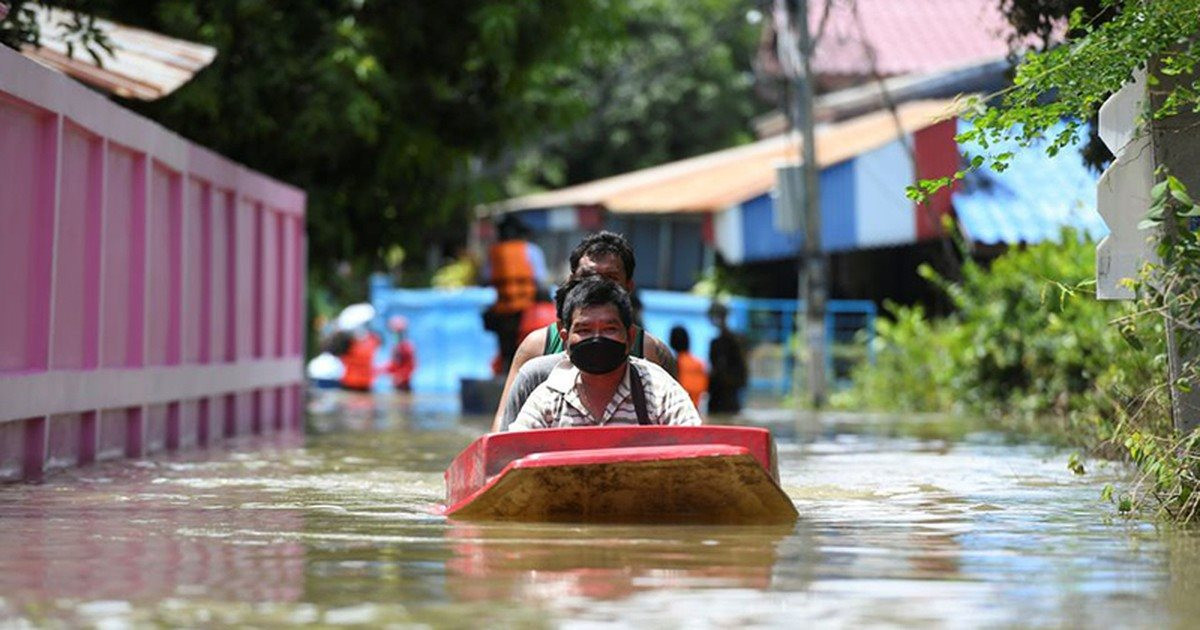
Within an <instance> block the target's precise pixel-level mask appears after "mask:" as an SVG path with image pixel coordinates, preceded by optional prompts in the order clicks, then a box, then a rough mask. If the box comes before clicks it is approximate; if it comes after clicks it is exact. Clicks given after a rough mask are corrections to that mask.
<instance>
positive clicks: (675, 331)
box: [668, 326, 692, 352]
mask: <svg viewBox="0 0 1200 630" xmlns="http://www.w3.org/2000/svg"><path fill="white" fill-rule="evenodd" d="M669 339H670V340H669V341H668V343H669V344H670V346H671V349H672V350H674V351H675V352H687V351H688V349H689V348H691V347H692V340H691V338H690V337H688V331H687V329H686V328H684V327H683V326H674V327H672V328H671V335H670V337H669Z"/></svg>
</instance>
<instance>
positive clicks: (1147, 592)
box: [0, 399, 1200, 629]
mask: <svg viewBox="0 0 1200 630" xmlns="http://www.w3.org/2000/svg"><path fill="white" fill-rule="evenodd" d="M424 406H425V405H423V407H424ZM437 406H438V405H437V401H434V407H435V408H436V407H437ZM443 406H444V405H443ZM434 411H436V409H434ZM771 415H773V416H775V417H774V418H773V419H764V420H762V421H763V422H769V426H771V427H772V429H773V430H774V431H775V433H776V436H777V439H778V441H779V455H780V461H781V470H782V477H783V484H784V487H785V489H786V490H787V492H788V494H790V495H791V496H792V497H793V499H794V500H795V502H796V504H797V507H798V508H799V510H800V513H801V515H802V517H801V521H800V522H799V523H798V524H797V525H796V526H795V527H784V528H775V527H700V526H695V527H677V526H644V527H627V526H620V527H617V526H605V527H589V526H550V525H528V526H525V525H511V524H506V525H468V524H459V523H450V522H447V521H446V520H444V519H442V518H440V517H438V516H435V515H433V514H432V513H431V511H432V509H433V508H434V506H435V505H436V504H437V502H438V501H439V500H440V498H441V496H442V478H441V472H442V469H443V468H444V467H445V465H446V464H447V463H448V462H449V460H450V458H451V457H452V456H453V455H454V454H455V453H456V452H457V451H458V450H459V449H460V448H462V447H463V446H465V445H466V444H467V443H468V442H470V440H471V439H472V438H473V437H475V436H476V435H478V434H479V433H480V432H481V431H482V430H483V426H484V422H483V421H482V420H468V421H464V420H460V419H458V418H455V417H453V416H446V415H439V414H437V413H430V412H429V411H428V410H427V409H423V408H422V409H418V410H416V411H411V410H408V411H406V410H404V409H401V410H392V411H389V412H387V413H374V412H372V411H371V409H370V407H369V402H366V400H365V399H349V400H348V406H347V407H346V408H344V409H342V410H340V411H335V412H334V413H333V414H332V415H327V416H323V417H321V418H318V421H317V426H318V428H317V430H316V431H314V432H312V433H310V435H309V436H308V437H307V439H306V440H304V443H303V444H286V443H278V442H277V443H275V444H268V448H267V449H266V450H255V451H251V450H242V451H237V452H232V453H224V454H222V455H220V456H219V458H218V459H215V460H211V461H202V460H196V459H191V460H189V459H187V458H180V459H176V460H172V461H169V462H164V463H149V462H137V463H128V462H125V463H119V462H118V463H110V464H104V465H100V466H95V467H91V468H87V469H84V470H79V471H71V472H65V473H60V474H57V475H55V476H52V477H51V478H50V479H49V480H48V481H47V482H46V483H44V484H41V485H10V486H0V552H2V553H0V627H5V626H10V625H11V626H14V627H21V626H25V625H30V624H32V625H36V626H56V625H61V626H71V627H77V626H102V627H105V628H109V627H128V626H153V625H185V626H223V625H257V626H263V625H275V624H288V623H318V624H322V625H330V626H337V625H360V624H361V625H369V626H387V625H397V626H409V625H416V624H420V625H428V626H433V627H464V628H476V629H480V628H492V627H500V626H512V627H558V626H585V627H594V626H615V627H655V628H694V627H743V626H773V627H797V626H800V625H802V624H812V623H820V624H821V625H822V626H831V627H838V626H844V627H860V626H864V625H884V626H922V627H924V626H931V625H932V626H962V627H981V626H983V627H1031V626H1033V627H1038V626H1041V627H1061V626H1068V627H1070V626H1105V627H1130V626H1137V627H1164V626H1178V627H1185V626H1192V625H1194V624H1195V623H1198V622H1197V620H1198V619H1200V616H1197V615H1200V537H1197V536H1195V535H1192V534H1189V533H1186V532H1182V533H1181V532H1178V531H1160V530H1158V529H1156V528H1155V527H1153V526H1151V525H1148V524H1146V523H1143V522H1137V521H1134V522H1126V521H1124V520H1121V519H1117V518H1113V517H1112V512H1113V510H1112V507H1111V506H1110V505H1108V504H1105V503H1102V502H1100V500H1099V493H1100V489H1101V488H1102V486H1103V485H1104V484H1105V483H1106V482H1109V481H1118V480H1119V479H1120V476H1121V475H1122V474H1123V471H1122V470H1121V469H1120V468H1119V467H1115V466H1103V465H1095V464H1092V465H1089V473H1088V474H1087V475H1086V476H1083V477H1077V476H1074V475H1072V474H1071V473H1069V472H1068V471H1067V469H1066V466H1065V460H1066V457H1065V455H1064V454H1063V453H1061V452H1056V451H1052V450H1049V449H1045V448H1041V447H1032V446H1014V445H1008V444H1004V443H1003V442H1002V441H1001V440H999V439H998V438H997V437H996V436H994V435H989V434H983V433H970V432H964V431H963V430H962V428H961V427H960V426H953V425H951V424H948V423H937V422H915V421H911V420H909V421H905V422H903V423H902V424H903V426H902V427H900V428H897V423H895V422H888V421H886V420H876V421H871V422H867V421H864V420H862V419H855V418H845V417H843V418H840V419H839V418H834V417H824V418H821V419H818V420H812V419H806V420H792V419H787V418H785V417H783V416H782V414H771Z"/></svg>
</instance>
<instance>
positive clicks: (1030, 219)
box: [954, 121, 1108, 245]
mask: <svg viewBox="0 0 1200 630" xmlns="http://www.w3.org/2000/svg"><path fill="white" fill-rule="evenodd" d="M969 125H970V123H966V122H963V121H959V131H964V130H966V129H967V128H968V127H969ZM1059 129H1061V127H1059ZM1052 133H1053V131H1052ZM1082 142H1083V140H1082V139H1081V140H1079V141H1077V142H1076V143H1075V144H1073V145H1071V146H1069V147H1067V148H1065V149H1063V150H1062V151H1060V152H1059V154H1058V156H1057V157H1050V156H1048V155H1046V151H1045V143H1044V142H1043V143H1040V144H1036V145H1034V146H1031V147H1020V146H1017V144H1016V143H1015V142H1005V143H998V144H992V145H991V146H990V148H989V151H988V152H983V151H981V150H979V148H978V146H977V145H972V144H965V145H962V146H960V147H959V148H960V150H961V151H963V152H964V153H971V154H972V155H987V154H988V153H991V154H997V153H1002V152H1006V151H1011V152H1012V153H1013V159H1012V161H1011V163H1010V164H1009V166H1008V168H1007V169H1006V170H1004V171H1003V172H996V171H994V170H991V169H990V168H987V167H984V168H981V169H980V170H978V171H976V172H974V173H972V174H970V175H968V176H967V178H966V180H965V181H964V182H963V185H962V187H961V188H960V189H959V190H957V191H956V192H955V193H954V209H955V211H956V212H957V213H958V220H959V222H960V223H961V224H962V227H963V229H964V230H965V231H966V233H967V235H968V236H969V237H970V238H971V239H972V240H974V241H976V242H979V243H984V244H988V245H992V244H997V243H1005V244H1017V243H1039V242H1042V241H1056V240H1058V239H1059V237H1060V236H1061V234H1062V228H1064V227H1072V228H1075V229H1076V230H1079V231H1080V232H1081V233H1084V234H1087V235H1088V236H1090V237H1091V238H1093V239H1099V238H1101V237H1103V236H1104V235H1106V234H1108V227H1107V226H1106V225H1105V224H1104V220H1103V219H1101V218H1100V214H1099V213H1098V212H1097V211H1096V184H1097V182H1098V181H1099V180H1100V174H1099V173H1096V172H1094V171H1092V170H1091V169H1090V168H1089V167H1088V166H1087V165H1085V164H1084V163H1083V160H1082V159H1081V158H1080V156H1079V151H1078V148H1079V145H1080V143H1082Z"/></svg>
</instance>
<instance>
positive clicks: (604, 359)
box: [509, 276, 700, 431]
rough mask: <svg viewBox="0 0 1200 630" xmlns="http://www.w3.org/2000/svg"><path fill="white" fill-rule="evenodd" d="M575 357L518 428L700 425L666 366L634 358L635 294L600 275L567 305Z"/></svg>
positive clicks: (540, 390)
mask: <svg viewBox="0 0 1200 630" xmlns="http://www.w3.org/2000/svg"><path fill="white" fill-rule="evenodd" d="M562 311H563V312H562V315H563V327H562V332H561V333H560V334H562V336H563V342H564V344H565V346H566V349H567V357H566V358H565V359H563V360H562V361H561V362H560V363H559V364H558V365H557V366H555V368H554V370H553V371H552V372H551V373H550V376H549V377H548V378H547V379H546V381H545V382H544V383H542V384H541V385H539V386H538V387H537V389H535V390H533V393H532V394H530V395H529V399H528V400H527V401H525V405H524V406H523V407H521V411H520V413H519V414H518V415H517V419H516V421H515V422H513V424H512V425H511V426H510V427H509V430H510V431H521V430H526V429H541V428H550V427H576V426H597V425H607V424H673V425H697V424H700V415H699V413H697V411H696V406H695V405H693V404H692V401H691V399H690V398H689V397H688V394H687V392H685V391H684V390H683V387H681V386H680V385H679V383H678V382H676V381H675V379H674V378H672V377H671V375H670V374H668V373H667V372H666V370H663V369H662V368H661V367H659V366H657V365H655V364H654V363H651V362H649V361H646V360H643V359H638V358H631V357H630V356H629V348H630V342H631V339H632V338H633V332H632V326H633V310H632V308H631V307H630V304H629V294H628V293H626V292H625V290H624V289H623V288H621V287H620V286H619V285H617V284H616V283H614V282H612V281H611V280H607V279H605V278H602V277H599V276H590V277H587V278H583V279H581V280H580V281H579V282H578V284H576V285H575V286H574V287H572V288H571V289H570V292H569V293H568V294H567V296H566V300H565V303H564V306H563V309H562Z"/></svg>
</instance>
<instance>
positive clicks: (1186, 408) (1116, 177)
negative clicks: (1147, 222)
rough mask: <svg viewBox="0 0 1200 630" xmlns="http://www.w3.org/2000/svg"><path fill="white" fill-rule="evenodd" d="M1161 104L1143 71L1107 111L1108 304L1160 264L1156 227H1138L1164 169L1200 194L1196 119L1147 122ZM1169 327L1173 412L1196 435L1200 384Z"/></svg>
mask: <svg viewBox="0 0 1200 630" xmlns="http://www.w3.org/2000/svg"><path fill="white" fill-rule="evenodd" d="M1155 105H1156V103H1154V98H1153V95H1152V94H1151V93H1150V91H1149V90H1148V89H1147V80H1146V74H1145V72H1144V71H1141V72H1138V73H1137V74H1135V75H1134V77H1133V80H1131V81H1130V82H1129V83H1126V84H1125V86H1124V87H1123V88H1121V89H1120V90H1118V91H1117V92H1116V93H1115V94H1113V95H1112V96H1111V97H1110V98H1109V99H1108V100H1107V101H1105V103H1104V105H1103V106H1102V107H1101V108H1100V139H1101V140H1102V141H1104V144H1105V145H1107V146H1108V148H1109V150H1110V151H1112V153H1113V155H1114V156H1115V159H1114V160H1113V163H1112V165H1110V166H1109V167H1108V169H1107V170H1105V171H1104V174H1103V175H1102V176H1101V177H1100V183H1099V184H1098V187H1097V191H1096V205H1097V208H1098V210H1099V211H1100V216H1102V217H1103V218H1104V222H1105V223H1106V224H1108V228H1109V230H1110V233H1109V235H1108V236H1107V237H1105V238H1104V240H1102V241H1101V242H1100V244H1099V246H1097V247H1096V296H1097V297H1098V298H1100V299H1102V300H1130V299H1133V298H1134V297H1136V296H1135V295H1134V291H1133V289H1132V288H1131V287H1130V286H1129V281H1132V280H1136V279H1137V277H1138V272H1139V271H1140V270H1141V268H1142V267H1143V266H1144V265H1145V264H1146V263H1149V262H1158V259H1157V256H1156V255H1155V243H1156V241H1157V239H1156V238H1155V236H1156V235H1155V234H1154V233H1153V232H1152V231H1151V230H1149V229H1146V230H1141V229H1138V223H1139V222H1141V220H1142V219H1143V218H1145V216H1146V214H1147V213H1148V212H1149V210H1150V205H1151V199H1150V189H1151V188H1152V187H1153V186H1154V177H1155V170H1156V169H1157V168H1158V166H1160V165H1162V166H1165V167H1166V168H1167V169H1168V170H1169V171H1170V172H1171V173H1173V174H1175V175H1176V176H1177V177H1179V178H1180V179H1181V180H1184V183H1185V184H1189V185H1190V186H1189V187H1190V188H1192V189H1193V190H1200V174H1198V173H1197V172H1196V167H1195V165H1196V164H1197V162H1196V160H1197V158H1198V157H1200V155H1198V153H1200V149H1197V147H1195V146H1193V145H1195V144H1196V143H1195V142H1194V141H1189V138H1192V139H1194V137H1195V136H1194V134H1192V133H1185V131H1186V130H1187V128H1188V126H1189V125H1193V124H1194V123H1195V121H1194V120H1193V121H1183V120H1179V118H1180V117H1181V116H1184V115H1182V114H1181V115H1179V116H1174V117H1172V118H1171V119H1170V120H1171V122H1170V123H1163V122H1162V121H1153V122H1151V123H1146V121H1145V120H1144V119H1145V118H1146V117H1147V113H1148V112H1150V111H1153V109H1154V107H1155ZM1191 116H1192V117H1195V115H1194V114H1192V115H1191ZM1166 324H1167V325H1166V328H1167V357H1168V365H1169V372H1170V374H1169V376H1170V383H1169V385H1170V391H1171V413H1172V416H1173V419H1174V424H1175V428H1176V429H1177V430H1178V431H1180V432H1181V433H1190V432H1191V431H1192V430H1193V429H1195V428H1197V427H1198V426H1200V386H1198V385H1200V383H1193V384H1192V386H1191V387H1180V381H1181V380H1183V376H1184V374H1185V370H1186V365H1187V363H1188V359H1189V357H1185V356H1182V354H1181V352H1180V346H1181V344H1180V343H1179V341H1180V340H1179V337H1180V335H1181V334H1182V332H1183V331H1181V330H1179V327H1178V326H1177V325H1176V322H1175V321H1174V319H1173V318H1171V317H1169V316H1168V317H1167V321H1166ZM1191 358H1192V359H1194V358H1195V357H1191Z"/></svg>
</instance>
